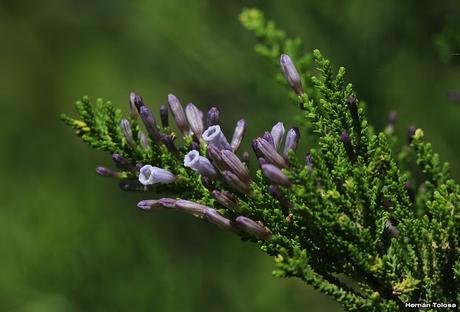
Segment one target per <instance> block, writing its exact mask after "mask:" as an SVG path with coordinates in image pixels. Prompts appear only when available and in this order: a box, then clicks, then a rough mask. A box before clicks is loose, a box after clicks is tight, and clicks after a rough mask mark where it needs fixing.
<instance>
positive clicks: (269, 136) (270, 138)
mask: <svg viewBox="0 0 460 312" xmlns="http://www.w3.org/2000/svg"><path fill="white" fill-rule="evenodd" d="M262 139H264V140H265V141H267V142H268V143H270V144H271V145H272V146H273V147H275V141H274V140H273V136H272V134H271V133H270V132H268V131H265V133H264V135H263V136H262Z"/></svg>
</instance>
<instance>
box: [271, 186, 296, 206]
mask: <svg viewBox="0 0 460 312" xmlns="http://www.w3.org/2000/svg"><path fill="white" fill-rule="evenodd" d="M268 190H269V191H270V194H272V196H273V197H274V198H276V199H277V200H278V201H279V203H280V205H281V206H282V207H284V208H291V207H292V204H291V203H290V202H289V200H288V199H287V198H286V196H284V195H283V193H282V192H281V190H280V189H279V188H278V187H276V186H275V185H270V187H269V188H268Z"/></svg>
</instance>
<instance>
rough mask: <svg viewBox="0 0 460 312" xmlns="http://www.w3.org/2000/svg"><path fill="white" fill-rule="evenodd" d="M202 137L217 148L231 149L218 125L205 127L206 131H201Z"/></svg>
mask: <svg viewBox="0 0 460 312" xmlns="http://www.w3.org/2000/svg"><path fill="white" fill-rule="evenodd" d="M203 139H204V140H205V141H206V142H207V143H208V144H213V145H214V146H216V147H217V148H218V149H228V150H231V149H232V148H231V146H230V144H228V141H227V139H226V138H225V135H224V134H223V132H222V130H221V129H220V126H219V125H215V126H211V127H209V128H208V129H206V131H205V132H204V133H203Z"/></svg>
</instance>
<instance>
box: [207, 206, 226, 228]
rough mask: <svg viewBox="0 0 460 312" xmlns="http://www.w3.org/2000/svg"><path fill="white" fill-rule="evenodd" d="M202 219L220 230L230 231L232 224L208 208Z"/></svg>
mask: <svg viewBox="0 0 460 312" xmlns="http://www.w3.org/2000/svg"><path fill="white" fill-rule="evenodd" d="M204 219H205V220H206V221H208V222H209V223H212V224H214V225H217V226H218V227H220V228H221V229H225V230H232V224H231V222H230V220H229V219H227V218H225V217H224V216H223V215H221V214H220V213H219V212H218V211H217V210H215V209H212V208H209V209H207V210H206V211H205V212H204Z"/></svg>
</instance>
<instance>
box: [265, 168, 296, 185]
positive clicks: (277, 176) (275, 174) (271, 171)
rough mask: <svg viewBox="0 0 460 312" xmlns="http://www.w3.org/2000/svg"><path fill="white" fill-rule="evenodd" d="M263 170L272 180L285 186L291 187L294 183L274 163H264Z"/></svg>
mask: <svg viewBox="0 0 460 312" xmlns="http://www.w3.org/2000/svg"><path fill="white" fill-rule="evenodd" d="M261 167H262V172H263V174H264V175H265V177H267V179H268V180H270V181H271V182H273V183H275V184H278V185H282V186H285V187H291V185H292V183H291V181H289V179H288V177H286V175H285V174H284V173H283V172H282V171H281V169H279V168H278V167H276V166H274V165H272V164H265V165H262V166H261Z"/></svg>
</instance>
